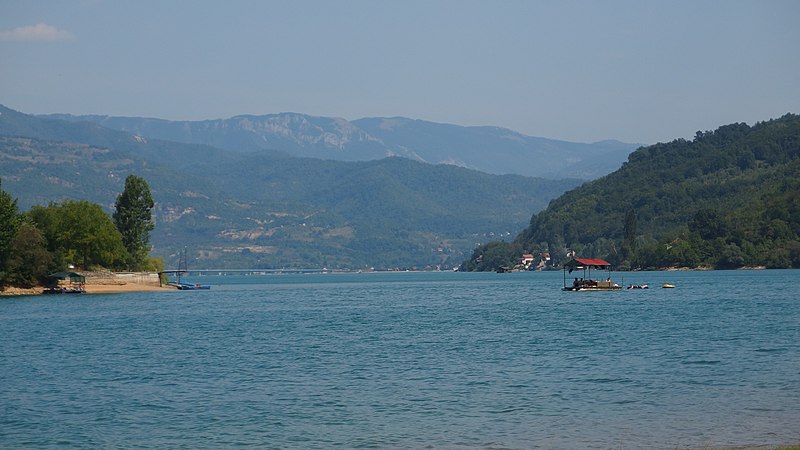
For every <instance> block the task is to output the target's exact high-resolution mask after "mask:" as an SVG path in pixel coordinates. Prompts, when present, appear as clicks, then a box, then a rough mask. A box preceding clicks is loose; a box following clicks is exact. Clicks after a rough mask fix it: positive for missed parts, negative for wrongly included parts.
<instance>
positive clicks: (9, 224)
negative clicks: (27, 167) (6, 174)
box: [0, 180, 19, 286]
mask: <svg viewBox="0 0 800 450" xmlns="http://www.w3.org/2000/svg"><path fill="white" fill-rule="evenodd" d="M18 227H19V212H18V211H17V199H15V198H14V197H12V196H11V194H9V193H8V192H6V191H4V190H3V185H2V180H0V286H2V285H3V282H4V281H5V280H6V278H7V276H8V258H9V257H10V256H11V252H12V242H13V240H14V236H16V234H17V228H18Z"/></svg>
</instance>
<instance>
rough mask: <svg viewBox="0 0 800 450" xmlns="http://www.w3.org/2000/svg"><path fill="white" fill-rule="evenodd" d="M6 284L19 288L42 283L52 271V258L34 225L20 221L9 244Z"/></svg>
mask: <svg viewBox="0 0 800 450" xmlns="http://www.w3.org/2000/svg"><path fill="white" fill-rule="evenodd" d="M11 250H12V253H11V257H10V258H9V260H8V278H7V282H8V283H9V284H11V285H14V286H19V287H25V288H27V287H32V286H35V285H37V284H40V283H42V282H43V281H44V280H45V278H46V277H47V274H48V273H51V271H54V270H55V269H56V267H54V266H53V262H54V256H53V254H52V253H50V252H48V251H47V248H46V243H45V238H44V235H43V234H42V232H41V231H39V229H38V228H36V226H35V225H33V224H32V223H30V222H28V221H22V223H21V224H20V226H19V228H18V230H17V234H16V236H14V239H13V240H12V242H11Z"/></svg>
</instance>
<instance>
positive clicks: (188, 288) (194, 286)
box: [170, 282, 211, 291]
mask: <svg viewBox="0 0 800 450" xmlns="http://www.w3.org/2000/svg"><path fill="white" fill-rule="evenodd" d="M170 285H172V286H175V287H176V288H178V289H180V290H182V291H195V290H198V289H211V286H210V285H208V284H200V283H196V284H192V283H181V282H178V283H170Z"/></svg>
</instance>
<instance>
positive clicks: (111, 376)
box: [0, 270, 800, 448]
mask: <svg viewBox="0 0 800 450" xmlns="http://www.w3.org/2000/svg"><path fill="white" fill-rule="evenodd" d="M615 276H616V277H617V281H618V282H619V281H622V282H623V283H625V284H629V283H649V284H650V285H651V289H649V290H635V291H634V290H626V291H622V292H598V293H565V292H561V291H560V290H559V289H560V287H561V284H562V274H561V273H560V272H558V273H513V274H494V273H481V274H463V273H386V274H372V273H370V274H348V275H340V274H329V275H280V276H279V275H273V276H259V277H204V278H203V279H202V281H203V282H205V283H211V284H213V285H214V286H213V288H212V290H211V291H208V292H166V293H157V294H151V293H147V294H117V295H86V296H75V297H72V296H57V298H53V297H47V296H44V297H22V298H13V299H3V300H1V301H0V336H2V339H0V342H1V343H0V446H1V447H5V448H19V447H30V448H46V447H86V448H97V447H176V446H182V447H190V448H196V447H200V448H202V447H207V448H220V447H231V446H235V445H243V446H254V447H266V448H332V447H346V448H353V447H377V448H387V447H388V448H420V447H434V448H442V447H445V448H531V447H546V448H553V447H557V448H565V447H599V448H608V447H615V448H619V447H622V448H640V447H648V448H676V447H706V446H713V447H724V446H732V445H757V444H781V443H793V442H794V443H797V442H800V301H798V299H800V287H798V277H800V272H798V271H789V270H786V271H780V270H779V271H735V272H688V273H684V272H681V273H648V272H639V273H624V274H619V273H618V274H615ZM620 276H624V280H620V279H619V277H620ZM665 282H669V283H673V284H675V285H676V286H677V287H676V289H669V290H667V289H660V288H657V287H658V286H660V285H661V283H665ZM65 297H66V298H65Z"/></svg>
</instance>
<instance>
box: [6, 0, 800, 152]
mask: <svg viewBox="0 0 800 450" xmlns="http://www.w3.org/2000/svg"><path fill="white" fill-rule="evenodd" d="M0 103H2V104H5V105H6V106H8V107H10V108H13V109H17V110H20V111H22V112H26V113H51V112H67V113H73V114H109V115H128V116H149V117H160V118H166V119H174V120H178V119H189V120H198V119H215V118H224V117H230V116H234V115H238V114H269V113H277V112H287V111H291V112H299V113H306V114H312V115H320V116H338V117H344V118H346V119H351V120H352V119H358V118H361V117H374V116H406V117H411V118H417V119H424V120H431V121H436V122H447V123H455V124H460V125H496V126H501V127H507V128H511V129H514V130H517V131H519V132H522V133H525V134H529V135H532V136H542V137H548V138H554V139H565V140H571V141H579V142H592V141H597V140H601V139H619V140H622V141H627V142H636V143H644V144H649V143H654V142H657V141H662V142H664V141H670V140H672V139H674V138H678V137H684V138H691V137H693V136H694V133H695V132H696V131H698V130H711V129H715V128H716V127H718V126H719V125H723V124H727V123H731V122H747V123H749V124H751V125H752V124H753V123H755V122H757V121H761V120H767V119H770V118H775V117H779V116H781V115H783V114H785V113H787V112H793V113H800V1H797V0H786V1H777V0H775V1H771V0H759V1H735V0H734V1H729V0H725V1H700V0H692V1H646V0H635V1H555V0H553V1H547V2H540V1H508V0H503V1H500V0H496V1H463V0H458V1H436V0H424V1H416V0H398V1H378V0H364V1H336V0H326V1H322V0H320V1H302V0H301V1H296V0H292V1H236V0H230V1H213V2H212V1H149V0H131V1H111V0H53V1H36V0H20V1H17V0H0Z"/></svg>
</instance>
